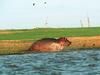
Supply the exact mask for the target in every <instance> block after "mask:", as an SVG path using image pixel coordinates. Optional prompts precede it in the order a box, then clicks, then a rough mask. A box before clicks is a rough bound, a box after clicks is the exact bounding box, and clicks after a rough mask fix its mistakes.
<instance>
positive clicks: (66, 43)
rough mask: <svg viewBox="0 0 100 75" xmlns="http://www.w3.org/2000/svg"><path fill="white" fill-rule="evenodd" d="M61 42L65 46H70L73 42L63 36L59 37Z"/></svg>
mask: <svg viewBox="0 0 100 75" xmlns="http://www.w3.org/2000/svg"><path fill="white" fill-rule="evenodd" d="M58 40H59V43H61V44H62V45H64V46H69V45H70V44H71V42H70V41H69V40H68V39H67V38H66V37H61V38H59V39H58Z"/></svg>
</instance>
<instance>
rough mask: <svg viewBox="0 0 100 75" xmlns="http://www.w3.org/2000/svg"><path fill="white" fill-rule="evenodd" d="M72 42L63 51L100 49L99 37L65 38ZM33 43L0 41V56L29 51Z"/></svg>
mask: <svg viewBox="0 0 100 75" xmlns="http://www.w3.org/2000/svg"><path fill="white" fill-rule="evenodd" d="M67 38H68V40H70V41H71V42H72V44H71V45H70V46H69V47H66V48H65V49H66V50H67V49H76V50H77V49H78V50H79V49H81V48H100V36H86V37H67ZM33 42H34V41H27V40H26V41H25V40H0V54H13V53H23V52H26V50H28V49H29V47H30V46H31V45H32V43H33Z"/></svg>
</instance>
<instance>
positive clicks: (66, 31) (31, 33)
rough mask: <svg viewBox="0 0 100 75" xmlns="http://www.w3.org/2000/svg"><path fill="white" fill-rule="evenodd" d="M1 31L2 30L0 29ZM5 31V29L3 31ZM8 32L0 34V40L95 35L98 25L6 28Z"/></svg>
mask: <svg viewBox="0 0 100 75" xmlns="http://www.w3.org/2000/svg"><path fill="white" fill-rule="evenodd" d="M0 32H2V31H0ZM3 32H5V31H3ZM6 32H10V33H8V34H0V40H26V41H29V40H37V39H39V38H44V37H63V36H66V37H67V36H95V35H96V36H97V35H100V27H93V28H37V29H30V30H27V29H25V30H6Z"/></svg>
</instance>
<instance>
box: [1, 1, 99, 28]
mask: <svg viewBox="0 0 100 75" xmlns="http://www.w3.org/2000/svg"><path fill="white" fill-rule="evenodd" d="M45 2H46V4H45ZM33 3H35V5H34V6H33ZM87 16H89V17H90V21H91V22H90V24H91V26H100V21H99V20H100V0H0V29H15V28H21V29H22V28H33V27H46V26H45V20H46V18H47V23H48V24H47V27H80V20H82V21H83V24H84V26H87Z"/></svg>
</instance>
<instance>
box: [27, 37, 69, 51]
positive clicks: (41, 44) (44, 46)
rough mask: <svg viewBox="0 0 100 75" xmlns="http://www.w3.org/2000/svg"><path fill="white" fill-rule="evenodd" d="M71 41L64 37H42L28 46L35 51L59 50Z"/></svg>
mask: <svg viewBox="0 0 100 75" xmlns="http://www.w3.org/2000/svg"><path fill="white" fill-rule="evenodd" d="M70 44H71V42H70V41H69V40H68V39H67V38H66V37H60V38H58V39H55V38H43V39H40V40H37V41H36V42H34V43H33V44H32V46H31V47H30V48H29V50H31V51H35V52H55V51H61V50H63V49H64V47H67V46H69V45H70Z"/></svg>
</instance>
